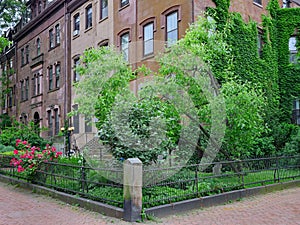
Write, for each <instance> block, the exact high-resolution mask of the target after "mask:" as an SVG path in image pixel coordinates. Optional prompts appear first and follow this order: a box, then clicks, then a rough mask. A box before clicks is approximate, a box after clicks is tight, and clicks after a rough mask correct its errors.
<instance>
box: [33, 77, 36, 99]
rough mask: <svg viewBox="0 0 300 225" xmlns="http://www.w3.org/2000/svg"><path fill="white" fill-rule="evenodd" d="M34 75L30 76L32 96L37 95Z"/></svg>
mask: <svg viewBox="0 0 300 225" xmlns="http://www.w3.org/2000/svg"><path fill="white" fill-rule="evenodd" d="M36 85H37V83H36V75H35V76H34V77H33V78H32V96H36V95H37V87H36Z"/></svg>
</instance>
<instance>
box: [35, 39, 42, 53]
mask: <svg viewBox="0 0 300 225" xmlns="http://www.w3.org/2000/svg"><path fill="white" fill-rule="evenodd" d="M36 54H37V55H40V54H41V39H40V38H38V39H37V40H36Z"/></svg>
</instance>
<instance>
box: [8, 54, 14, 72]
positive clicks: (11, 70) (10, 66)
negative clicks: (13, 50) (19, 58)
mask: <svg viewBox="0 0 300 225" xmlns="http://www.w3.org/2000/svg"><path fill="white" fill-rule="evenodd" d="M9 69H10V74H12V73H14V71H13V69H14V60H13V58H10V60H9Z"/></svg>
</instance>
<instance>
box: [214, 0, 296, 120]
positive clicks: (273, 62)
mask: <svg viewBox="0 0 300 225" xmlns="http://www.w3.org/2000/svg"><path fill="white" fill-rule="evenodd" d="M213 1H214V3H215V4H216V8H210V9H209V10H208V13H209V15H211V16H213V17H214V18H215V19H216V21H217V24H218V29H222V30H225V32H226V33H227V35H226V42H227V43H228V44H229V45H230V47H231V51H232V52H231V53H232V57H233V58H232V60H233V61H232V62H233V68H232V69H233V76H234V79H238V80H240V81H241V82H251V83H252V84H253V85H256V86H257V87H258V88H261V89H263V90H264V92H265V97H266V115H265V119H266V122H267V123H272V121H274V119H275V118H276V119H278V121H283V122H290V118H291V111H292V104H293V100H295V99H296V98H299V97H300V82H299V80H300V79H299V78H300V67H299V65H297V64H291V63H290V62H289V48H288V42H289V38H290V37H291V36H292V35H293V34H296V33H297V30H299V29H300V8H285V9H281V8H280V7H279V4H278V0H270V2H269V4H268V7H267V9H268V10H269V14H270V15H263V16H262V24H261V25H260V26H261V27H262V28H261V29H262V32H261V35H262V43H263V46H262V51H261V54H259V52H258V45H257V43H258V34H259V30H258V28H257V27H258V24H257V23H256V22H255V21H251V20H250V21H249V22H248V23H246V22H245V21H243V19H242V16H241V15H240V14H239V13H231V12H229V11H228V10H229V5H230V1H229V0H213ZM298 40H300V39H299V32H298ZM297 43H298V44H299V43H300V41H298V42H297ZM298 47H299V46H298ZM220 64H221V63H220Z"/></svg>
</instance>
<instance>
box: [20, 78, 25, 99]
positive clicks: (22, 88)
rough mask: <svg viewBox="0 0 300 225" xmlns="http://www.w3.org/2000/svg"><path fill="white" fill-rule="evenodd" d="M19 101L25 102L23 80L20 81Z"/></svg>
mask: <svg viewBox="0 0 300 225" xmlns="http://www.w3.org/2000/svg"><path fill="white" fill-rule="evenodd" d="M20 83H21V101H24V100H25V85H24V80H21V82H20Z"/></svg>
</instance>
